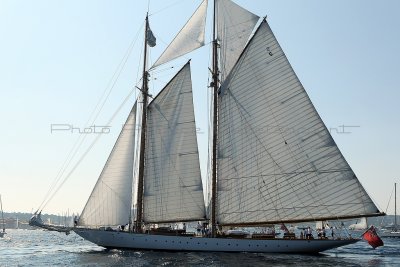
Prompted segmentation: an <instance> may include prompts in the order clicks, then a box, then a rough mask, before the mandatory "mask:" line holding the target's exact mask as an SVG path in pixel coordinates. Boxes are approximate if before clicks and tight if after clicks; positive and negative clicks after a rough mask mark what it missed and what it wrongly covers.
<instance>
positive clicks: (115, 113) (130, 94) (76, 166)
mask: <svg viewBox="0 0 400 267" xmlns="http://www.w3.org/2000/svg"><path fill="white" fill-rule="evenodd" d="M135 89H136V87H133V89H132V90H131V91H130V92H129V94H128V95H127V96H126V98H125V99H124V101H123V102H122V103H121V105H120V106H119V107H118V109H117V110H116V111H115V112H114V114H113V115H112V116H111V118H110V119H109V121H108V122H107V124H111V123H112V121H113V120H114V119H115V117H116V116H117V115H118V113H119V112H120V111H121V109H122V107H123V106H124V105H125V104H126V102H127V101H128V100H129V99H130V97H131V96H132V94H133V93H134V92H135V91H136V90H135ZM101 136H102V135H100V134H99V135H97V137H96V138H95V139H94V140H93V142H92V143H91V144H90V146H89V147H88V148H87V149H86V151H85V152H84V153H83V155H82V156H81V157H80V158H79V160H78V161H77V162H76V163H75V165H74V167H73V168H72V169H71V171H70V172H69V173H68V174H67V176H65V177H64V179H63V181H62V182H61V184H60V185H59V186H58V187H57V189H56V190H55V191H54V193H52V195H51V196H50V198H49V199H48V200H47V201H46V202H45V204H44V205H43V207H42V210H43V209H44V208H45V207H46V206H47V204H48V203H49V202H50V201H51V199H53V197H54V196H55V195H56V193H57V192H58V191H59V190H60V188H61V187H62V185H63V184H64V183H65V182H66V181H67V180H68V178H69V177H70V176H71V175H72V174H73V173H74V171H75V170H76V168H78V166H79V165H80V163H81V162H82V161H83V159H84V158H85V157H86V155H87V154H88V153H89V152H90V150H91V149H92V148H93V146H94V145H95V144H96V142H97V141H98V140H99V139H100V137H101Z"/></svg>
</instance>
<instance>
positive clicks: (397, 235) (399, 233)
mask: <svg viewBox="0 0 400 267" xmlns="http://www.w3.org/2000/svg"><path fill="white" fill-rule="evenodd" d="M381 237H384V238H387V237H390V238H400V231H397V232H383V233H382V234H381Z"/></svg>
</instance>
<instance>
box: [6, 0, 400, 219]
mask: <svg viewBox="0 0 400 267" xmlns="http://www.w3.org/2000/svg"><path fill="white" fill-rule="evenodd" d="M199 3H200V1H187V0H186V1H184V0H180V1H177V0H162V1H161V0H158V1H155V0H153V1H151V2H150V14H153V15H151V16H150V25H151V28H152V30H153V32H154V34H155V35H156V37H157V43H158V44H157V46H156V47H155V48H154V49H151V52H150V55H151V56H150V60H151V61H153V62H154V61H155V60H156V59H157V57H158V55H160V53H161V52H162V50H163V49H164V48H165V46H166V44H167V42H169V41H170V40H171V38H172V37H173V34H174V33H176V32H177V31H178V30H179V29H180V28H181V27H182V26H183V24H184V22H185V21H186V20H187V19H188V18H189V17H190V15H191V13H192V12H193V11H194V10H195V8H196V7H197V6H198V4H199ZM236 3H238V4H240V5H242V6H244V7H246V8H247V9H249V10H250V11H252V12H253V13H256V14H258V15H259V16H265V15H268V22H269V23H270V25H271V28H272V30H273V31H274V33H275V35H276V37H277V38H278V41H279V42H280V44H281V46H282V48H283V49H284V51H285V53H286V55H287V57H288V58H289V61H290V62H291V64H292V66H293V68H294V70H295V71H296V73H297V75H298V76H299V78H300V80H301V82H302V83H303V85H304V87H305V88H306V90H307V92H308V94H309V95H310V98H311V100H312V101H313V103H314V105H315V106H316V109H317V111H318V112H319V113H320V115H321V117H322V119H323V120H324V122H325V123H326V125H327V127H328V129H331V132H332V136H333V138H334V139H335V141H336V142H337V144H338V146H339V148H340V150H341V151H342V153H343V154H344V156H345V158H346V159H347V161H348V162H349V164H350V166H351V167H352V168H353V170H354V172H355V173H356V174H357V176H358V177H359V179H360V181H361V183H362V184H363V185H364V187H365V188H366V190H367V192H368V193H369V194H370V196H371V197H372V198H373V200H374V201H375V202H376V204H377V205H378V206H379V207H380V208H381V210H383V211H385V210H386V206H387V202H388V200H389V196H390V193H391V192H392V188H393V183H394V182H395V181H397V182H400V159H399V150H400V138H398V136H399V133H400V118H399V116H400V104H399V100H400V92H399V91H400V90H399V89H400V88H399V85H400V16H399V14H398V13H399V10H400V1H397V0H385V1H377V0H375V1H372V0H369V1H368V0H353V1H348V0H335V1H333V0H332V1H320V0H305V1H297V0H292V1H289V0H285V1H282V0H280V1H272V0H271V1H270V0H253V1H248V0H247V1H245V0H237V1H236ZM147 5H148V1H144V0H143V1H128V0H125V1H124V0H117V1H105V0H86V1H81V0H68V1H67V0H59V1H54V0H36V1H22V0H0V36H1V41H0V121H1V124H0V125H1V126H0V127H1V131H0V137H1V138H0V149H1V150H0V151H1V152H0V194H1V195H2V199H3V203H4V204H3V207H4V209H5V210H6V211H25V212H30V211H32V210H36V209H37V208H38V207H39V205H40V203H41V202H42V200H43V198H44V197H45V195H46V192H47V190H48V189H49V187H50V185H51V184H52V182H53V181H54V178H55V177H56V176H57V173H58V172H59V171H60V169H61V167H62V165H63V163H64V162H65V160H66V158H67V155H68V153H69V152H70V150H71V148H72V147H73V145H74V144H75V143H76V142H77V139H78V138H79V136H80V134H79V133H78V132H77V130H76V131H74V132H73V133H70V132H67V131H64V132H62V131H58V132H51V125H52V124H63V125H69V126H71V127H75V128H80V129H83V128H84V127H85V125H86V123H87V121H88V120H89V118H90V116H91V114H92V112H93V110H95V107H96V104H97V103H98V102H99V100H100V103H102V102H101V99H104V98H105V97H104V96H105V95H109V96H108V98H107V101H106V102H105V104H104V106H103V108H102V109H101V112H100V113H99V116H98V117H97V119H96V122H95V125H98V126H109V129H110V133H109V134H102V135H101V138H100V139H99V140H98V141H97V143H96V145H95V146H94V148H93V149H91V150H90V152H89V153H88V155H87V156H86V158H85V159H84V160H83V161H82V162H81V163H80V165H79V166H78V167H77V168H76V170H75V171H74V172H73V174H72V175H71V177H70V178H69V179H68V180H67V181H66V182H65V184H64V185H63V186H62V188H61V190H60V191H59V192H58V194H57V195H56V197H55V198H54V199H53V200H52V201H51V202H50V203H49V204H48V205H47V206H46V208H45V209H44V212H46V213H62V212H66V211H67V210H69V211H70V213H72V212H81V210H82V208H83V206H84V204H85V203H86V201H87V198H88V196H89V194H90V192H91V190H92V188H93V186H94V184H95V182H96V180H97V178H98V175H99V173H100V172H101V169H102V167H103V165H104V163H105V161H106V159H107V157H108V155H109V152H110V150H111V148H112V146H113V144H114V142H115V140H116V137H117V135H118V133H119V130H120V129H121V126H122V123H123V122H124V121H125V119H126V116H127V114H128V112H129V109H130V108H131V105H132V104H133V102H134V99H135V95H136V94H137V93H138V92H137V90H136V92H134V93H133V94H132V96H131V97H130V98H129V99H128V101H127V102H126V104H125V105H124V106H123V107H122V109H121V111H120V112H119V113H118V114H117V116H116V118H115V119H114V120H113V122H112V123H111V124H109V125H106V124H107V122H108V121H109V119H110V117H111V116H112V115H113V114H114V112H115V111H116V110H117V109H118V107H119V106H120V105H121V103H122V102H123V101H124V99H125V98H126V97H127V96H128V95H129V94H130V92H132V90H133V88H134V86H135V85H136V84H139V83H140V71H141V64H140V56H141V53H142V39H143V38H142V35H143V33H142V30H143V22H144V18H145V12H146V10H147ZM208 22H210V19H209V21H208ZM138 34H139V35H138ZM209 35H210V33H208V34H207V36H209ZM207 40H208V42H209V41H210V38H209V37H208V39H207ZM135 41H136V42H135ZM132 42H133V44H134V46H133V49H132V51H131V53H130V54H129V58H127V60H126V64H125V65H124V68H119V66H120V64H121V62H125V58H124V56H125V54H126V51H128V48H129V47H130V44H131V43H132ZM209 51H210V47H209V46H206V47H204V48H202V49H200V50H198V51H196V52H195V53H192V54H190V55H188V56H185V57H184V58H183V59H181V60H178V62H175V63H174V66H175V68H180V67H181V66H182V64H183V63H184V62H185V61H186V60H187V59H189V58H193V60H192V69H193V74H192V76H193V83H194V85H193V90H194V98H195V100H194V101H195V114H196V120H197V125H198V128H199V132H198V140H199V146H200V157H201V165H202V172H203V176H204V177H203V179H204V178H205V175H206V167H207V131H208V128H207V127H208V126H207V125H208V123H207V120H208V118H207V105H208V104H207V90H208V89H207V83H208V81H207V75H208V73H207V72H208V70H207V66H208V63H209V53H208V52H209ZM120 70H122V71H121V72H120ZM175 71H176V70H175V69H174V70H170V69H166V68H162V67H161V68H160V70H157V71H155V72H154V73H152V80H151V82H152V86H151V88H152V91H153V93H154V94H155V93H156V91H157V88H160V86H162V85H163V83H165V82H166V81H167V80H168V77H170V76H171V75H172V74H173V73H174V72H175ZM119 72H120V75H119V78H118V79H114V78H115V76H114V74H115V73H119ZM113 77H114V78H113ZM115 81H116V82H115ZM114 82H115V85H114V86H110V84H113V83H114ZM110 88H112V89H110ZM97 107H98V106H97ZM96 110H98V109H96ZM95 113H96V112H95ZM342 126H345V127H344V128H343V127H342ZM343 132H346V133H343ZM97 136H98V134H91V135H87V137H86V139H85V140H84V143H83V145H82V148H81V150H79V152H78V154H77V155H76V156H75V157H74V158H73V160H72V164H71V165H70V167H69V168H68V169H67V170H66V171H65V173H64V174H67V173H69V172H70V170H71V168H72V167H73V166H74V165H75V162H77V161H79V160H80V158H81V156H82V154H83V153H84V151H85V150H86V149H87V147H88V146H89V145H90V143H91V142H92V141H93V139H95V138H96V137H97ZM399 191H400V188H399ZM393 210H394V208H393V200H392V205H391V207H389V210H388V213H393Z"/></svg>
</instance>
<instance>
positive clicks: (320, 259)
mask: <svg viewBox="0 0 400 267" xmlns="http://www.w3.org/2000/svg"><path fill="white" fill-rule="evenodd" d="M383 241H384V243H385V246H384V247H379V248H377V249H372V248H371V247H370V246H369V245H368V244H367V243H366V242H364V241H360V242H358V243H356V244H352V245H349V246H345V247H341V248H338V249H332V250H329V251H327V252H324V253H320V254H318V255H297V254H267V253H213V252H159V251H133V250H117V249H113V250H106V249H104V248H102V247H99V246H97V245H94V244H92V243H90V242H88V241H86V240H84V239H82V238H81V237H79V236H78V235H76V234H74V233H71V234H70V235H68V236H67V235H65V234H62V233H54V232H48V231H42V230H8V231H7V235H6V236H5V237H4V238H0V266H296V267H299V266H400V239H383Z"/></svg>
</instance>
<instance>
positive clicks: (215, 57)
mask: <svg viewBox="0 0 400 267" xmlns="http://www.w3.org/2000/svg"><path fill="white" fill-rule="evenodd" d="M215 14H216V4H215V1H214V12H213V67H212V83H211V87H212V88H213V137H212V140H213V144H212V164H211V165H212V178H211V179H212V180H211V181H212V182H211V231H212V232H211V234H212V237H215V236H216V226H217V225H216V201H217V199H216V198H217V192H216V191H217V125H218V121H217V120H218V114H217V112H218V73H219V71H218V41H217V36H216V23H215Z"/></svg>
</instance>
